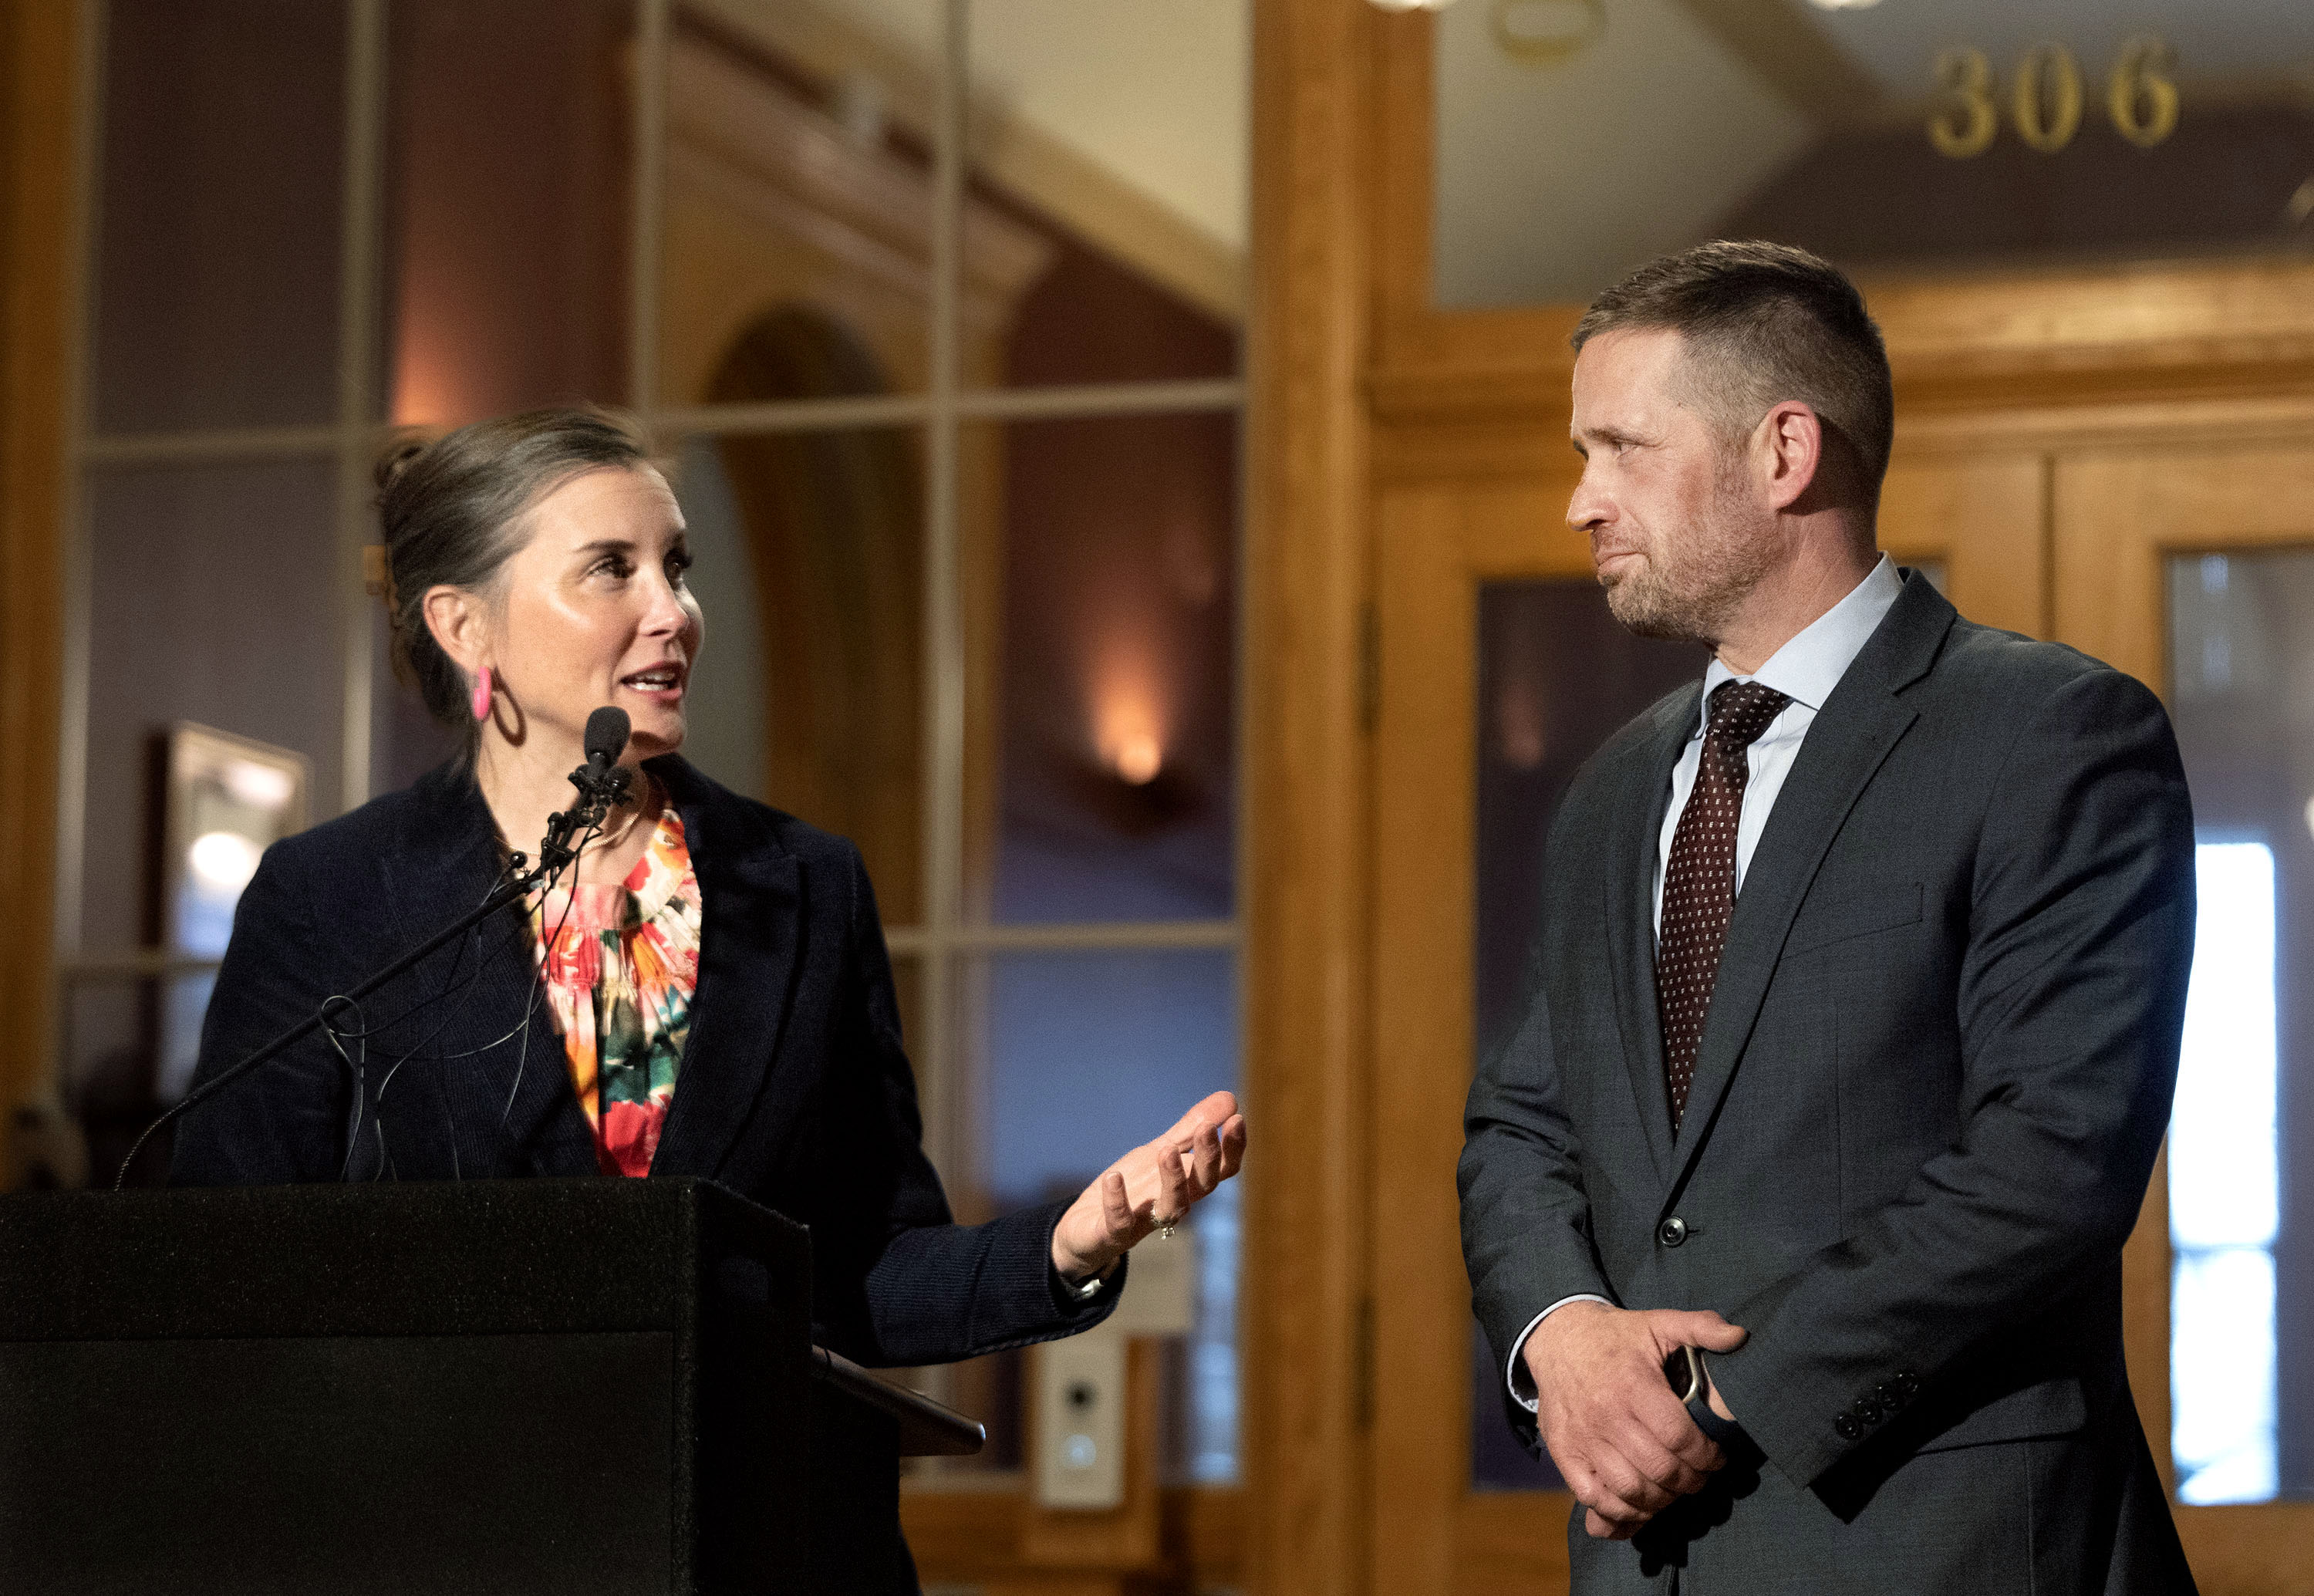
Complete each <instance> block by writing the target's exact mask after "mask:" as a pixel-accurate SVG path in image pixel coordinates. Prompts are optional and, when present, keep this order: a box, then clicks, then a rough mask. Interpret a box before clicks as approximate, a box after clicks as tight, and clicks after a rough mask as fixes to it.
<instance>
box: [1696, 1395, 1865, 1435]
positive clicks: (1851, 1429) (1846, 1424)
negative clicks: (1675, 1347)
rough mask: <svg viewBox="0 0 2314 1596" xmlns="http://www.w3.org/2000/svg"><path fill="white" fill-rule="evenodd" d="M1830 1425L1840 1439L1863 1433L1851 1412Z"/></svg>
mask: <svg viewBox="0 0 2314 1596" xmlns="http://www.w3.org/2000/svg"><path fill="white" fill-rule="evenodd" d="M1674 1394H1676V1393H1674ZM1832 1427H1833V1429H1835V1430H1837V1431H1839V1432H1840V1438H1841V1440H1842V1441H1853V1440H1855V1439H1856V1438H1857V1437H1858V1436H1859V1435H1861V1434H1863V1433H1864V1426H1863V1425H1862V1424H1858V1423H1857V1422H1856V1415H1854V1414H1852V1413H1843V1414H1841V1415H1840V1416H1839V1417H1838V1418H1836V1419H1834V1420H1833V1421H1832Z"/></svg>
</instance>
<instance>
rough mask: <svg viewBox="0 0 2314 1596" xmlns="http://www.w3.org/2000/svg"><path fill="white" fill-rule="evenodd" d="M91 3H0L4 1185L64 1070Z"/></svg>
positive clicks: (0, 1084)
mask: <svg viewBox="0 0 2314 1596" xmlns="http://www.w3.org/2000/svg"><path fill="white" fill-rule="evenodd" d="M85 3H86V0H81V3H79V4H56V3H54V0H6V4H4V6H0V748H4V749H5V750H6V751H7V752H6V757H5V759H0V918H4V920H5V922H6V923H7V924H8V925H9V926H10V927H11V928H12V929H13V931H14V948H13V952H12V954H11V956H10V957H9V959H8V961H7V965H6V967H5V969H4V971H0V1011H4V1012H5V1013H6V1014H7V1015H8V1016H9V1028H10V1031H11V1033H12V1035H13V1037H14V1041H13V1044H12V1045H10V1046H9V1047H8V1048H6V1049H5V1050H4V1051H0V1191H5V1190H7V1189H8V1188H9V1186H11V1185H13V1181H14V1178H15V1171H14V1169H13V1155H14V1148H13V1136H12V1135H11V1134H10V1133H9V1127H11V1126H13V1124H14V1123H15V1118H16V1111H17V1109H18V1107H20V1106H21V1105H22V1104H23V1103H25V1102H26V1101H27V1100H28V1099H30V1098H33V1097H36V1096H38V1095H40V1094H41V1093H43V1092H46V1091H49V1090H50V1089H52V1086H53V1080H54V1070H55V1060H54V1058H53V1052H54V1048H53V1039H54V1037H55V1035H56V1026H55V1023H54V1019H53V1016H54V1013H55V981H54V976H53V971H54V968H55V959H56V948H55V939H54V935H53V931H52V929H51V928H52V927H53V926H54V924H55V914H56V866H57V757H58V745H57V727H58V726H59V724H60V723H61V721H62V719H63V714H62V707H63V681H64V676H63V666H64V648H65V626H64V616H65V607H66V606H65V548H66V541H67V540H66V525H67V520H68V516H69V515H70V509H69V506H70V504H71V498H72V495H71V478H70V470H69V466H68V463H67V462H66V456H65V436H66V419H67V417H68V415H69V413H70V411H69V407H70V405H71V404H72V402H73V395H74V393H75V391H76V387H75V374H76V369H77V351H76V348H75V337H76V334H77V331H78V329H79V326H80V317H79V314H78V312H77V308H76V307H77V306H78V304H79V302H80V273H79V270H78V256H79V241H80V226H79V220H78V205H79V202H78V198H77V159H76V156H77V139H76V137H75V135H76V121H77V116H78V100H77V97H76V93H75V84H77V83H78V81H79V72H80V68H81V61H80V56H81V30H82V13H83V10H84V4H85Z"/></svg>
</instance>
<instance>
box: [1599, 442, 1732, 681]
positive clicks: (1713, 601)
mask: <svg viewBox="0 0 2314 1596" xmlns="http://www.w3.org/2000/svg"><path fill="white" fill-rule="evenodd" d="M1724 487H1725V484H1724V483H1723V488H1724ZM1732 497H1733V496H1732V495H1731V494H1729V493H1727V492H1726V491H1724V490H1723V491H1721V492H1718V493H1715V494H1714V496H1713V499H1712V503H1711V504H1710V505H1709V507H1707V508H1706V509H1705V510H1704V512H1703V513H1702V514H1701V515H1700V516H1698V517H1697V518H1696V519H1695V521H1694V522H1693V523H1692V524H1691V527H1690V529H1689V530H1688V532H1687V533H1686V534H1685V535H1684V536H1680V537H1674V538H1666V537H1662V536H1656V537H1651V538H1650V539H1649V540H1648V544H1647V549H1646V550H1645V551H1643V552H1642V554H1641V558H1640V559H1639V560H1638V568H1639V569H1638V570H1637V571H1634V572H1631V573H1630V574H1628V575H1624V576H1621V577H1618V578H1615V579H1614V580H1613V581H1612V582H1610V581H1606V580H1605V578H1602V584H1603V586H1605V587H1606V589H1607V610H1608V613H1610V614H1612V615H1613V616H1614V617H1615V619H1616V621H1617V622H1620V623H1621V625H1622V627H1623V628H1624V630H1627V631H1630V632H1633V633H1636V634H1637V635H1638V636H1640V637H1643V638H1655V639H1659V640H1661V641H1664V642H1668V643H1701V644H1703V645H1704V646H1705V647H1706V648H1718V645H1719V640H1720V639H1722V638H1723V637H1725V636H1726V635H1727V623H1728V622H1729V620H1730V619H1731V618H1732V617H1733V616H1734V615H1735V613H1736V611H1737V610H1738V609H1740V608H1741V607H1742V606H1743V604H1744V600H1745V599H1747V598H1749V597H1750V596H1751V595H1752V591H1753V588H1755V587H1757V586H1759V585H1760V583H1761V581H1762V578H1765V577H1766V576H1767V574H1768V571H1769V569H1770V567H1771V564H1772V562H1773V556H1772V554H1771V551H1770V550H1769V549H1768V547H1767V544H1766V540H1764V539H1762V538H1761V537H1760V536H1758V535H1757V534H1756V533H1753V532H1752V531H1750V530H1749V529H1748V528H1747V527H1745V526H1744V525H1743V523H1742V521H1741V520H1740V519H1739V518H1738V517H1737V516H1736V515H1735V514H1734V513H1733V511H1734V509H1735V506H1734V504H1733V502H1732ZM1674 551H1676V552H1674Z"/></svg>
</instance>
